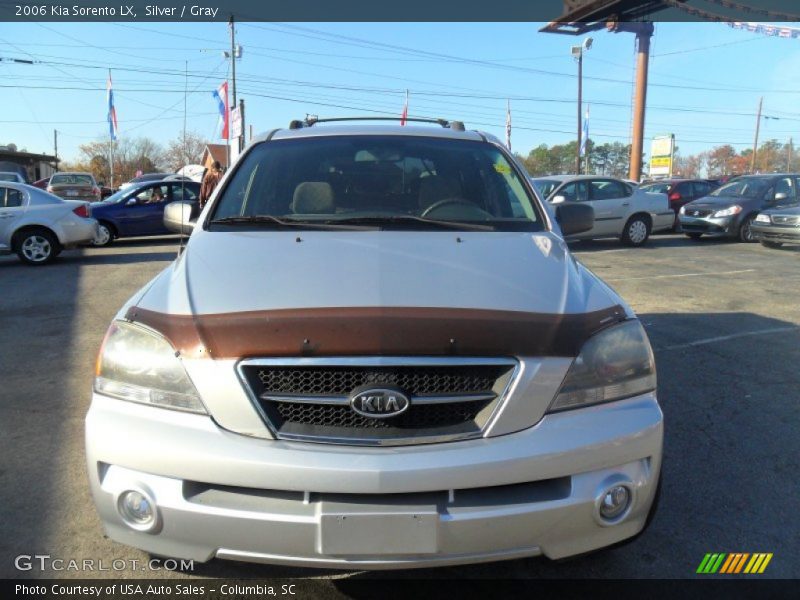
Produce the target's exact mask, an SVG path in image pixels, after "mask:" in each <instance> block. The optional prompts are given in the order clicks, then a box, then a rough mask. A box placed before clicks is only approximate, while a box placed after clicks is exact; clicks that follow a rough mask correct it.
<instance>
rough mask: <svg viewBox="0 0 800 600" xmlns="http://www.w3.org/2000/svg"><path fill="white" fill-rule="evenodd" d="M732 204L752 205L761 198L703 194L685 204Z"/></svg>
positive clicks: (697, 205)
mask: <svg viewBox="0 0 800 600" xmlns="http://www.w3.org/2000/svg"><path fill="white" fill-rule="evenodd" d="M733 204H739V205H741V206H744V205H747V206H749V205H752V204H761V200H760V199H758V198H748V197H746V196H733V195H731V196H726V195H722V196H703V197H702V198H698V199H697V200H693V201H692V202H689V203H688V204H686V206H690V207H698V208H699V207H703V206H709V207H714V208H716V207H721V208H722V207H725V206H731V205H733Z"/></svg>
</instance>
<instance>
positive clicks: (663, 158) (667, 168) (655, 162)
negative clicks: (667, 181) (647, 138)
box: [650, 134, 675, 177]
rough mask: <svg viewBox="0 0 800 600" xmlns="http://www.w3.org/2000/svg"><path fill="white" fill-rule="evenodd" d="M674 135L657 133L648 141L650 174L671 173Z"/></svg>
mask: <svg viewBox="0 0 800 600" xmlns="http://www.w3.org/2000/svg"><path fill="white" fill-rule="evenodd" d="M674 150H675V136H674V135H672V134H670V135H659V136H657V137H654V138H653V141H652V142H651V143H650V176H651V177H652V176H654V175H672V156H673V152H674Z"/></svg>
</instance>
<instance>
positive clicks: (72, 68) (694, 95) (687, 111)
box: [0, 23, 800, 159]
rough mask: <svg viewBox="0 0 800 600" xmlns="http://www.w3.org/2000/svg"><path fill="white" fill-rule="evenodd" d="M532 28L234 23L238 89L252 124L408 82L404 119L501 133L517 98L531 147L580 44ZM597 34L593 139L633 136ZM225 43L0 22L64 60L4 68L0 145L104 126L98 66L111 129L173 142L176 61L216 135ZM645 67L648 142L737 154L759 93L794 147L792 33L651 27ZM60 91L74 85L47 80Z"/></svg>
mask: <svg viewBox="0 0 800 600" xmlns="http://www.w3.org/2000/svg"><path fill="white" fill-rule="evenodd" d="M539 27H540V24H535V23H533V24H531V23H446V24H442V23H405V24H403V23H368V24H363V23H362V24H354V23H321V24H314V23H307V24H297V25H291V24H271V23H258V24H248V23H240V24H237V37H238V41H239V43H241V45H242V46H243V47H244V56H243V58H242V59H241V60H240V61H238V62H237V79H238V86H237V87H238V93H239V96H240V97H241V98H244V99H245V101H246V103H247V118H248V123H250V124H253V126H254V129H255V130H256V131H257V132H260V131H264V130H268V129H271V128H273V127H282V126H286V125H287V124H288V122H289V121H290V120H291V119H293V118H302V117H303V116H305V115H306V113H311V114H317V115H319V116H348V115H363V114H369V113H367V110H370V111H378V112H382V113H385V114H395V115H396V114H399V113H400V111H401V109H402V104H403V96H404V94H405V90H406V89H409V90H410V108H409V112H410V114H411V115H412V116H414V115H420V116H442V117H446V118H451V119H461V120H463V121H464V122H465V123H466V124H467V126H468V127H470V128H473V127H475V128H480V129H484V130H486V131H489V132H491V133H494V134H496V135H497V136H498V137H501V138H503V136H504V135H505V134H504V129H505V107H506V100H505V98H506V97H509V96H510V97H511V98H512V100H511V107H512V119H513V123H514V129H513V134H512V136H513V137H512V146H513V149H514V150H515V151H519V152H521V153H523V154H527V153H528V151H529V150H530V149H531V148H533V147H535V146H537V145H539V144H541V143H546V144H548V145H551V144H555V143H563V142H566V141H569V140H570V139H574V137H575V134H574V130H575V128H576V115H575V112H576V106H575V97H576V86H577V82H576V78H575V75H576V71H577V68H576V64H575V62H574V60H573V59H572V58H571V57H570V46H571V45H572V44H574V43H576V42H577V41H579V40H576V39H575V38H572V37H569V36H560V35H552V34H542V33H539V32H538V29H539ZM301 28H302V29H301ZM592 37H593V38H594V45H593V47H592V48H591V50H590V51H588V52H587V53H586V54H585V57H584V77H585V79H584V101H585V102H588V103H589V104H590V105H591V109H590V110H591V118H590V137H592V139H594V141H595V142H597V143H603V142H611V141H620V142H623V143H628V142H629V139H630V119H631V109H630V104H631V98H632V92H633V87H632V80H633V69H634V37H633V36H632V35H631V34H624V33H621V34H613V33H608V32H606V31H599V32H597V33H595V34H593V36H592ZM375 43H378V44H384V45H383V46H377V45H375ZM228 44H229V38H228V28H227V25H226V24H224V23H197V24H190V23H143V24H138V23H134V24H131V23H125V24H111V23H92V24H90V23H45V24H36V23H13V24H12V23H6V24H4V25H3V28H2V30H0V57H6V58H7V57H13V58H21V59H25V60H40V61H48V62H51V63H52V62H55V63H59V64H34V65H22V64H10V63H8V62H0V79H2V85H3V96H4V100H5V101H4V102H3V104H4V108H5V110H4V111H3V116H2V118H1V119H0V144H7V143H10V142H13V143H16V144H17V146H19V147H20V148H23V147H24V148H27V150H29V151H32V152H40V151H46V152H52V149H53V129H54V128H55V129H58V131H59V154H60V156H61V157H62V158H64V159H72V158H75V156H76V153H77V147H78V145H79V144H81V143H84V142H87V141H91V140H92V139H97V138H99V137H102V136H104V135H107V126H106V123H105V116H106V100H105V91H104V90H105V80H106V76H107V71H106V70H105V69H106V68H111V69H112V73H113V77H114V87H115V90H116V92H115V94H116V106H117V114H118V118H119V124H120V136H134V137H135V136H147V137H150V138H153V139H155V140H157V141H159V142H161V143H166V142H167V141H169V140H170V139H173V138H175V137H176V136H178V135H179V134H180V132H181V130H182V127H183V103H184V98H183V93H182V90H183V89H184V85H185V80H184V76H183V71H184V66H185V61H188V70H189V74H190V77H189V78H188V89H189V91H190V94H189V95H188V100H187V105H188V111H187V112H188V118H187V121H188V129H189V130H191V131H195V132H197V133H199V134H201V135H203V136H208V137H213V136H215V135H216V134H217V132H218V129H217V119H216V116H215V110H216V107H215V104H214V100H213V98H212V96H211V91H212V90H213V89H214V88H215V87H216V86H217V85H218V84H219V83H221V82H222V81H223V80H224V79H225V77H226V76H227V73H228V68H229V61H226V60H224V59H223V57H222V50H223V49H224V48H226V47H227V45H228ZM389 45H391V46H393V48H389V47H388V46H389ZM408 49H412V50H414V51H411V50H408ZM415 51H416V52H415ZM420 51H421V52H422V53H420ZM426 53H427V54H426ZM432 55H446V56H445V57H443V56H432ZM488 63H491V64H488ZM650 69H651V70H650V87H649V90H648V112H647V121H646V132H645V134H646V137H647V138H650V137H652V136H654V135H659V134H664V133H674V134H675V135H676V138H677V145H678V147H679V148H680V150H681V152H682V153H683V154H691V153H695V152H699V151H702V150H706V149H708V148H710V147H712V146H715V145H719V144H722V143H731V144H733V145H734V146H735V147H736V148H737V149H739V150H742V149H743V148H746V147H748V146H749V145H751V144H752V138H753V128H754V125H755V111H756V107H757V104H758V99H759V96H761V95H763V96H764V109H763V110H764V114H765V115H767V116H772V117H779V118H780V120H774V119H765V120H763V121H762V127H761V139H762V140H767V139H771V138H775V139H778V140H780V141H781V142H785V141H787V140H788V139H789V137H792V136H793V137H794V141H795V143H798V142H800V39H781V38H773V37H767V36H764V35H760V34H756V33H750V32H747V31H741V30H735V29H732V28H730V27H728V26H727V25H725V24H721V23H659V24H657V25H656V33H655V36H654V38H653V46H652V58H651V63H650ZM9 86H10V87H9ZM671 86H677V87H671ZM65 87H66V88H78V89H42V88H65ZM704 88H712V89H704ZM713 88H716V89H713ZM670 109H672V110H670ZM675 109H680V110H675ZM375 114H377V112H376V113H375ZM645 147H646V149H648V148H649V143H646V144H645Z"/></svg>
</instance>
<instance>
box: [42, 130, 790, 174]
mask: <svg viewBox="0 0 800 600" xmlns="http://www.w3.org/2000/svg"><path fill="white" fill-rule="evenodd" d="M790 141H791V140H790ZM53 147H54V150H55V157H56V171H58V129H53Z"/></svg>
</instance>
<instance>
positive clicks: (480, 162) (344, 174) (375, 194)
mask: <svg viewBox="0 0 800 600" xmlns="http://www.w3.org/2000/svg"><path fill="white" fill-rule="evenodd" d="M534 203H535V200H532V199H531V198H530V197H529V195H528V192H527V190H526V188H525V185H524V183H523V181H522V179H521V177H520V176H519V175H518V173H517V170H516V168H515V167H514V166H513V165H512V164H511V163H510V161H509V160H508V159H507V158H506V157H505V155H504V154H503V152H502V151H501V150H499V149H498V148H497V147H496V146H494V145H492V144H489V143H485V142H477V141H475V142H473V141H464V140H448V139H436V138H427V137H411V136H402V137H401V136H331V137H309V138H302V139H294V140H279V141H272V142H268V143H262V144H260V145H259V146H257V147H255V148H253V149H252V150H251V151H250V152H249V153H248V154H247V156H246V157H245V158H244V160H243V161H242V163H241V164H240V165H238V167H237V168H236V171H235V172H234V173H233V174H232V178H231V180H230V183H229V184H228V185H227V186H226V188H225V190H224V191H223V192H222V195H221V197H220V198H219V200H218V202H217V203H216V206H215V207H214V210H213V214H212V216H211V220H212V222H213V221H216V222H220V221H221V220H223V219H228V222H229V223H230V222H232V219H233V218H238V217H251V219H250V222H251V223H252V222H253V221H254V220H253V219H252V217H278V218H279V219H281V220H282V221H283V223H281V224H283V225H285V224H286V222H288V221H291V222H292V223H295V224H297V223H314V224H317V225H318V224H320V223H330V224H342V223H346V222H347V221H350V222H353V223H354V222H362V223H363V222H365V221H369V222H370V223H373V224H374V223H378V224H379V225H383V224H384V223H385V224H387V225H388V224H390V223H391V224H394V225H395V226H403V227H412V228H420V229H424V228H425V227H426V225H430V223H431V222H434V221H439V222H442V221H446V222H448V223H459V222H461V223H467V222H469V223H473V224H474V223H479V224H482V225H491V226H492V228H494V229H498V230H524V231H538V230H541V229H543V221H542V218H541V216H540V215H539V213H538V212H537V209H536V208H535V206H536V205H535V204H534ZM420 217H421V218H420ZM238 221H239V222H241V221H242V220H241V219H238ZM426 221H427V223H426ZM259 222H260V223H262V224H264V225H265V226H266V225H270V224H271V225H273V226H274V225H276V221H275V220H274V219H272V220H268V219H261V220H260V221H259Z"/></svg>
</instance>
